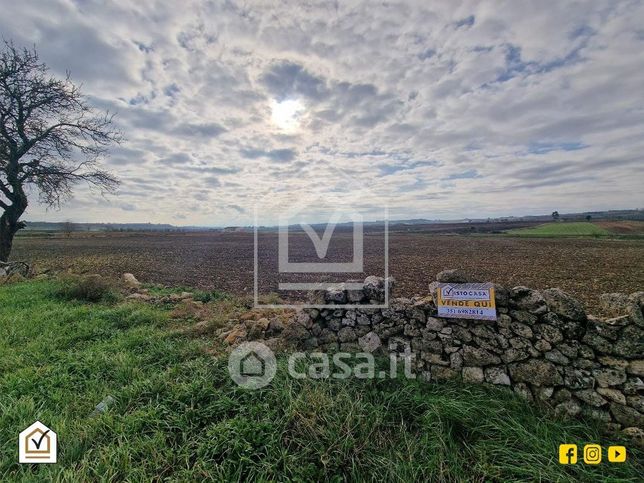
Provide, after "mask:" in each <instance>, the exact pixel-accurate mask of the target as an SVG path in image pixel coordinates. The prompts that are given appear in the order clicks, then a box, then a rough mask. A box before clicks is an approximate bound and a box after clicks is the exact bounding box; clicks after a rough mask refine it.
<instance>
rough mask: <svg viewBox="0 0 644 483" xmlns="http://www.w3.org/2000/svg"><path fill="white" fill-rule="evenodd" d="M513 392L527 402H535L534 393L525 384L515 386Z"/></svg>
mask: <svg viewBox="0 0 644 483" xmlns="http://www.w3.org/2000/svg"><path fill="white" fill-rule="evenodd" d="M513 390H514V392H516V393H517V394H518V395H519V396H521V397H522V398H523V399H525V400H526V401H532V400H534V396H533V395H532V391H531V390H530V387H529V386H528V385H527V384H526V383H524V382H518V383H516V384H515V385H514V388H513Z"/></svg>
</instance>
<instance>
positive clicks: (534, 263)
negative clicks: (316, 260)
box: [12, 233, 644, 311]
mask: <svg viewBox="0 0 644 483" xmlns="http://www.w3.org/2000/svg"><path fill="white" fill-rule="evenodd" d="M335 238H336V237H334V241H333V242H332V243H331V246H330V248H329V256H330V257H331V258H332V259H334V260H336V261H345V260H346V254H347V253H349V255H350V254H351V247H352V244H351V239H350V236H349V235H348V234H340V235H339V236H338V237H337V240H336V239H335ZM382 242H383V239H382V235H381V234H377V233H370V234H367V235H366V236H365V269H364V272H363V273H362V274H356V275H355V276H354V275H352V276H351V278H356V279H359V278H361V277H363V276H364V275H368V274H374V275H381V274H382V272H383V269H382V266H383V265H382V255H383V252H384V251H383V246H382ZM389 245H390V250H389V254H390V256H389V267H390V272H391V274H392V275H393V276H394V277H395V278H396V280H397V290H396V293H397V294H398V295H403V296H410V295H414V294H420V293H425V292H426V291H427V284H428V282H430V281H431V280H432V278H433V276H434V275H435V274H436V273H437V272H439V271H441V270H443V269H446V268H463V269H465V270H467V271H469V272H470V273H472V274H473V275H474V276H476V277H478V278H480V279H481V280H487V281H493V282H498V283H501V284H503V285H506V286H510V287H512V286H516V285H527V286H529V287H533V288H537V289H543V288H547V287H560V288H562V289H563V290H565V291H567V292H569V293H571V294H573V295H574V296H576V297H577V298H579V299H580V300H582V301H583V302H584V303H585V304H586V306H587V307H588V308H589V309H591V311H592V309H594V308H596V307H597V296H598V295H599V294H601V293H604V292H634V291H637V290H644V241H642V240H597V239H520V238H511V237H503V236H498V237H496V236H484V237H478V236H438V235H429V234H423V233H392V234H390V239H389ZM276 248H277V237H276V235H275V234H272V233H267V234H260V249H259V256H258V258H259V265H260V282H259V287H260V292H262V293H268V292H271V291H275V290H276V288H277V282H278V280H279V281H282V279H280V276H279V275H278V274H277V250H276ZM253 253H254V250H253V234H252V233H188V234H148V233H146V234H136V233H134V234H114V235H112V234H107V235H100V236H97V235H94V236H74V237H71V238H64V237H54V238H31V237H20V238H18V239H17V240H16V242H15V250H14V253H13V256H12V258H13V259H14V260H29V261H35V262H36V263H37V264H38V265H39V266H40V267H42V268H51V269H54V270H67V269H71V270H72V271H75V272H80V273H83V272H85V273H87V272H93V273H101V274H105V275H110V276H120V274H122V273H123V272H132V273H133V274H134V275H135V276H136V277H137V278H139V280H141V281H143V282H150V283H162V284H167V285H185V286H189V287H198V288H204V289H205V288H207V289H216V290H220V291H225V292H230V293H235V294H240V295H241V294H252V293H253ZM312 253H313V252H312V250H311V243H310V241H309V240H308V237H306V235H303V234H299V235H293V238H292V240H291V258H292V259H293V261H300V260H308V259H310V257H311V254H312ZM325 279H326V280H333V278H332V277H331V276H325ZM296 280H304V278H296Z"/></svg>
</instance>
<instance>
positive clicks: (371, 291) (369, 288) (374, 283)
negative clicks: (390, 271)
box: [363, 275, 395, 302]
mask: <svg viewBox="0 0 644 483" xmlns="http://www.w3.org/2000/svg"><path fill="white" fill-rule="evenodd" d="M387 284H388V285H387V287H388V291H389V296H390V297H391V295H392V291H393V288H394V284H395V281H394V279H393V277H389V279H388V280H387ZM363 291H364V294H365V297H366V298H368V299H369V300H371V301H375V302H384V301H385V279H384V278H382V277H376V276H373V275H371V276H369V277H367V278H365V280H364V288H363Z"/></svg>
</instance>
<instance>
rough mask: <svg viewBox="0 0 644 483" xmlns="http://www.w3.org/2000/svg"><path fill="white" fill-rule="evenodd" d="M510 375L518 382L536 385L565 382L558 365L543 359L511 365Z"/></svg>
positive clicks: (551, 384)
mask: <svg viewBox="0 0 644 483" xmlns="http://www.w3.org/2000/svg"><path fill="white" fill-rule="evenodd" d="M510 376H511V377H512V379H513V380H514V381H516V382H529V383H530V384H534V385H535V386H553V385H561V384H563V379H562V377H561V374H559V372H558V371H557V368H556V366H555V365H554V364H553V363H552V362H550V361H546V360H542V359H533V360H530V361H527V362H519V363H515V364H512V365H510Z"/></svg>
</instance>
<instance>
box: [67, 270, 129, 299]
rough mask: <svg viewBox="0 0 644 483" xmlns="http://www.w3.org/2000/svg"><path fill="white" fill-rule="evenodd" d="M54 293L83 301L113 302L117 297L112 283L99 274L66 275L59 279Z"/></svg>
mask: <svg viewBox="0 0 644 483" xmlns="http://www.w3.org/2000/svg"><path fill="white" fill-rule="evenodd" d="M55 295H56V296H58V297H60V298H63V299H66V300H82V301H85V302H101V301H102V302H113V301H115V300H116V299H117V298H118V293H117V291H116V288H115V286H114V284H112V282H110V281H109V280H107V279H105V278H103V277H101V276H100V275H66V276H64V277H62V278H61V279H60V280H59V283H58V287H57V288H56V289H55Z"/></svg>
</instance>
